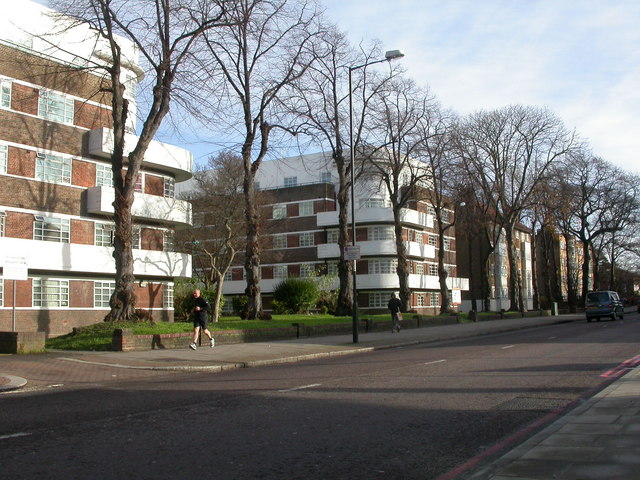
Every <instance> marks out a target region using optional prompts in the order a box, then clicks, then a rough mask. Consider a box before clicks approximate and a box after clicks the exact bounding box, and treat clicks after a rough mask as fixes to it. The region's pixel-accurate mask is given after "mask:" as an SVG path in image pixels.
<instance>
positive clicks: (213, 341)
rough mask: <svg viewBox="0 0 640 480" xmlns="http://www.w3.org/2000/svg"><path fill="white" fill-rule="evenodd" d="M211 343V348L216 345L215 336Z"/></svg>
mask: <svg viewBox="0 0 640 480" xmlns="http://www.w3.org/2000/svg"><path fill="white" fill-rule="evenodd" d="M209 345H210V346H211V348H213V347H215V346H216V341H215V340H214V339H213V338H211V342H210V343H209Z"/></svg>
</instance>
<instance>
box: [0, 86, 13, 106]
mask: <svg viewBox="0 0 640 480" xmlns="http://www.w3.org/2000/svg"><path fill="white" fill-rule="evenodd" d="M0 107H6V108H11V82H10V81H9V80H0Z"/></svg>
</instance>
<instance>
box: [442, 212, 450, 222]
mask: <svg viewBox="0 0 640 480" xmlns="http://www.w3.org/2000/svg"><path fill="white" fill-rule="evenodd" d="M440 216H441V217H442V221H443V222H447V223H449V219H450V218H451V214H450V212H449V210H445V209H442V210H441V211H440Z"/></svg>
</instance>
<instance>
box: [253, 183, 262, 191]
mask: <svg viewBox="0 0 640 480" xmlns="http://www.w3.org/2000/svg"><path fill="white" fill-rule="evenodd" d="M253 188H254V189H255V190H260V182H253Z"/></svg>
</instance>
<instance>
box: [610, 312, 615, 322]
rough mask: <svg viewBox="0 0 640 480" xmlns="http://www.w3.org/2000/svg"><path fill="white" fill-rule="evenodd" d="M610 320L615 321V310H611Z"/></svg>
mask: <svg viewBox="0 0 640 480" xmlns="http://www.w3.org/2000/svg"><path fill="white" fill-rule="evenodd" d="M611 320H613V321H614V322H615V321H616V313H615V312H613V313H612V314H611Z"/></svg>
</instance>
